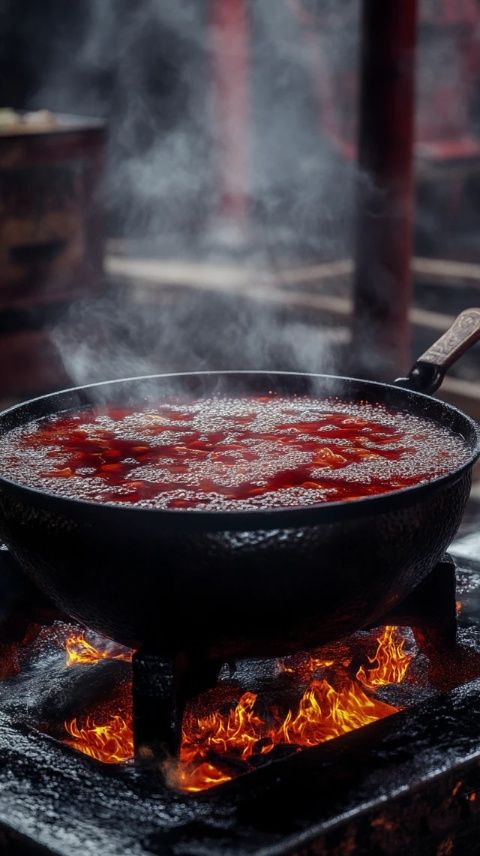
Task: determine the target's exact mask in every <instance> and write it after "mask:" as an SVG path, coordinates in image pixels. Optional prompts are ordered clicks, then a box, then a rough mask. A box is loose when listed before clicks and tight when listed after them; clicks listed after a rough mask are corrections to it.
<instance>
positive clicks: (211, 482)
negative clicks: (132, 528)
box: [0, 396, 469, 511]
mask: <svg viewBox="0 0 480 856" xmlns="http://www.w3.org/2000/svg"><path fill="white" fill-rule="evenodd" d="M468 457H469V451H468V449H467V447H466V444H465V441H464V440H463V439H462V438H461V437H459V436H456V435H454V434H453V433H451V432H450V431H448V430H447V429H445V428H441V427H439V426H437V425H435V424H434V423H432V422H430V421H428V420H424V419H420V418H419V417H416V416H412V415H409V414H407V413H402V412H398V411H392V410H388V409H386V408H385V407H383V406H381V405H378V404H369V403H349V402H344V401H339V400H335V399H315V398H307V397H291V398H287V397H281V396H264V397H262V396H244V397H238V398H231V399H227V398H202V399H195V400H193V401H190V400H181V399H169V400H167V401H163V402H160V403H159V404H158V406H156V407H149V408H148V409H145V410H135V409H133V408H130V409H129V408H123V407H122V408H121V407H113V406H112V407H104V408H102V409H101V410H100V409H97V410H93V409H89V410H80V411H76V412H68V413H65V414H62V415H60V416H52V417H45V418H42V419H39V420H37V421H33V422H30V423H28V424H27V425H25V426H24V427H22V428H17V429H14V430H13V431H11V432H9V433H8V434H6V435H5V436H4V437H3V438H2V439H1V440H0V474H2V475H5V476H6V477H7V478H10V479H13V480H14V481H17V482H19V483H21V484H28V485H31V486H32V487H36V488H40V489H43V490H46V491H48V492H50V493H55V494H61V495H62V496H72V497H76V498H79V499H85V500H92V501H96V502H109V503H112V502H113V503H128V504H132V505H139V506H141V507H147V508H181V509H183V508H199V509H208V510H219V511H220V510H240V509H255V508H257V509H260V508H261V509H266V508H279V507H292V506H304V505H315V504H318V503H324V502H333V501H338V500H351V499H356V498H358V497H362V496H369V495H372V494H380V493H386V492H388V491H392V490H397V489H399V488H403V487H407V486H409V485H413V484H417V483H419V482H422V481H429V480H431V479H432V478H435V477H436V476H439V475H442V474H444V473H447V472H449V471H450V470H452V469H454V468H455V467H456V466H458V465H460V464H461V463H463V461H466V460H467V459H468Z"/></svg>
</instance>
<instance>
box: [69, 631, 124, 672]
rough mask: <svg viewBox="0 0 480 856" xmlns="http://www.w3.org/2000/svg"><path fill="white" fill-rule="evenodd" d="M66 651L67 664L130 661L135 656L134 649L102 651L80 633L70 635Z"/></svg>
mask: <svg viewBox="0 0 480 856" xmlns="http://www.w3.org/2000/svg"><path fill="white" fill-rule="evenodd" d="M65 653H66V657H67V659H66V665H67V666H74V665H78V664H81V663H83V664H87V665H92V664H93V663H98V662H99V661H100V660H126V662H127V663H130V662H131V660H132V656H133V652H132V651H130V650H128V649H127V650H120V649H119V648H117V647H116V648H114V649H113V648H111V649H105V650H103V651H101V650H100V649H99V648H95V647H94V646H93V645H92V644H91V643H90V642H88V641H87V640H86V639H85V637H84V636H82V635H80V634H78V635H76V636H69V638H68V639H67V640H66V642H65Z"/></svg>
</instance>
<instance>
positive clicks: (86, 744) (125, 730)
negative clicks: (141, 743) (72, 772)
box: [65, 715, 133, 764]
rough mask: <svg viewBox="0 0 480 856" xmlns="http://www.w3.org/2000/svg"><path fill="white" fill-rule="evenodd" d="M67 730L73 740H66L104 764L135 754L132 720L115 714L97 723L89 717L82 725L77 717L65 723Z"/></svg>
mask: <svg viewBox="0 0 480 856" xmlns="http://www.w3.org/2000/svg"><path fill="white" fill-rule="evenodd" d="M65 730H66V732H67V734H69V735H70V737H72V738H73V740H66V741H65V742H66V743H67V744H68V745H69V746H72V747H73V748H74V749H78V750H79V752H83V753H84V754H85V755H89V756H90V758H95V759H96V760H97V761H103V763H104V764H118V763H120V762H121V761H128V760H129V759H130V758H131V757H132V756H133V729H132V723H131V720H125V719H124V718H123V717H122V716H118V715H113V716H111V717H110V718H109V720H108V722H106V723H104V724H103V725H97V724H96V723H95V720H94V719H92V718H91V717H87V719H86V720H85V724H84V725H83V726H82V727H80V726H79V725H78V723H77V720H76V719H73V720H72V721H71V722H66V723H65Z"/></svg>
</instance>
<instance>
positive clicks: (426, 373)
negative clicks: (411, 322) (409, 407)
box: [395, 309, 480, 393]
mask: <svg viewBox="0 0 480 856" xmlns="http://www.w3.org/2000/svg"><path fill="white" fill-rule="evenodd" d="M479 339H480V309H465V311H464V312H461V313H460V315H459V316H458V318H455V321H454V322H453V324H452V326H451V327H449V329H448V330H447V332H446V333H444V334H443V336H441V337H440V339H438V340H437V341H436V342H435V343H434V344H433V345H432V346H431V347H430V348H429V349H428V350H427V351H425V353H424V354H422V356H421V357H419V358H418V360H417V362H416V363H415V365H414V366H413V368H412V370H411V371H410V373H409V374H408V376H407V377H401V378H398V380H396V381H395V383H396V384H398V385H399V386H404V387H407V389H414V390H417V391H418V392H426V393H432V392H435V390H436V389H438V387H439V386H440V384H441V383H442V381H443V378H444V377H445V372H447V371H448V369H449V368H450V366H451V365H453V363H455V362H456V361H457V360H458V359H459V357H461V356H462V354H464V353H465V351H466V350H467V349H468V348H470V347H471V346H472V345H474V344H475V342H478V340H479Z"/></svg>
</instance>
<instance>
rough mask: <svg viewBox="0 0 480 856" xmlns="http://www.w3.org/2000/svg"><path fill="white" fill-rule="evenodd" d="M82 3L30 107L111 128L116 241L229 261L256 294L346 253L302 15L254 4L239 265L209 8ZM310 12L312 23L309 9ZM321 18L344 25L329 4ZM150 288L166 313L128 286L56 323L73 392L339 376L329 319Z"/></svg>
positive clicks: (289, 5) (341, 174) (340, 190)
mask: <svg viewBox="0 0 480 856" xmlns="http://www.w3.org/2000/svg"><path fill="white" fill-rule="evenodd" d="M83 5H84V6H86V8H87V10H88V14H87V16H86V18H85V20H84V21H83V22H82V27H83V29H82V31H81V37H80V39H79V41H80V44H79V45H77V46H76V48H75V50H74V51H73V56H72V57H71V58H70V61H69V62H67V63H65V55H64V54H65V51H63V52H62V50H61V48H60V46H58V49H57V50H56V51H53V53H52V57H53V58H52V62H51V63H50V65H49V67H48V68H47V71H46V73H45V77H44V80H43V82H42V84H41V86H39V89H38V91H37V92H36V94H35V98H34V102H35V103H34V104H33V105H32V106H40V105H41V106H47V107H49V108H51V109H55V110H58V111H64V112H67V113H68V112H76V113H85V114H92V113H93V114H95V115H99V116H104V117H105V118H106V119H107V120H108V122H109V128H110V134H109V144H108V153H107V154H108V159H107V164H108V166H107V172H106V182H105V185H106V186H105V203H106V208H107V212H108V224H109V230H110V232H111V233H112V234H114V235H117V236H118V235H123V236H128V237H130V238H132V237H133V238H135V239H137V244H138V246H137V250H136V251H137V252H139V253H140V254H141V255H143V256H144V257H147V258H148V257H150V258H153V257H160V258H162V257H163V258H165V256H167V257H168V258H175V259H187V260H188V259H189V258H190V259H192V258H193V259H201V260H202V262H209V263H211V262H214V263H218V261H219V259H222V260H224V259H225V257H226V258H227V259H228V260H229V262H230V263H231V264H235V265H237V266H238V267H239V268H240V269H243V270H245V271H246V273H247V276H248V275H249V277H250V281H251V283H252V286H253V285H254V284H255V279H256V277H257V276H260V275H263V274H265V273H268V274H272V275H274V276H276V277H277V278H279V280H280V285H278V286H274V288H281V287H282V284H283V280H285V281H287V280H288V276H286V275H285V274H284V271H285V270H286V269H288V268H292V267H298V266H299V264H304V263H308V262H309V261H310V260H312V259H315V260H316V261H318V260H319V259H325V260H328V259H332V258H337V259H338V258H345V257H346V256H348V255H350V242H351V238H350V231H351V230H350V220H351V200H352V193H351V190H352V182H353V179H354V175H355V170H354V167H353V166H352V165H348V163H346V162H345V161H344V160H342V159H341V158H339V156H338V153H336V152H335V150H334V146H332V142H331V141H329V140H328V138H327V137H325V136H324V137H323V138H322V135H321V134H320V132H319V122H320V119H319V116H320V113H321V111H322V109H324V106H325V105H324V104H322V92H321V91H319V90H318V87H317V82H316V79H315V75H316V69H315V63H313V65H312V44H311V40H310V43H309V42H308V40H306V39H305V27H304V26H303V25H302V23H301V20H300V19H299V17H298V15H297V14H296V7H297V6H299V5H300V6H302V4H298V3H295V2H290V0H285V2H278V3H273V4H272V3H271V2H270V0H258V2H256V3H255V4H247V7H248V10H249V16H250V25H251V39H250V57H249V59H250V63H249V90H250V127H251V133H250V136H249V139H248V145H249V153H250V170H249V186H248V187H247V188H246V192H247V194H248V202H249V209H250V212H251V220H250V228H249V229H248V230H247V231H246V233H245V234H244V235H243V238H244V241H245V244H244V247H243V250H242V251H241V252H239V251H238V247H236V248H232V247H230V246H227V247H225V245H224V240H223V239H224V234H225V233H224V229H223V226H224V225H225V224H224V223H222V221H221V216H220V214H221V210H220V200H219V192H220V191H219V182H218V175H219V171H220V168H219V157H220V151H221V147H220V146H219V135H221V129H220V127H219V126H218V124H216V121H215V117H216V116H217V112H216V110H215V89H214V87H213V85H212V59H211V45H212V32H211V28H210V27H209V21H208V8H207V7H208V6H211V7H213V5H214V4H198V3H194V2H187V3H178V2H177V0H146V2H142V4H134V6H133V7H132V6H128V5H127V4H124V3H119V2H118V0H104V2H102V3H97V2H95V0H90V2H89V3H87V4H83ZM354 5H355V4H354ZM303 6H304V7H305V8H306V9H307V12H308V9H309V8H310V11H311V10H312V9H314V7H315V4H311V3H309V2H304V3H303ZM325 8H326V12H327V17H328V15H330V16H333V18H332V20H334V24H335V21H336V18H335V4H332V3H328V4H327V5H326V7H325ZM337 17H338V16H337ZM322 26H323V23H322V21H320V20H319V21H318V27H316V26H315V28H314V34H313V38H314V39H315V38H316V37H318V40H319V47H320V50H321V51H325V50H327V51H328V44H329V41H330V43H331V44H333V45H334V51H335V52H336V55H337V60H338V62H339V63H341V61H342V51H343V52H347V51H348V53H349V54H350V56H349V65H351V66H352V70H354V67H355V62H354V60H353V61H352V56H351V51H352V44H351V35H349V38H348V39H346V38H345V35H343V37H342V35H341V32H342V31H341V28H340V27H339V26H336V25H335V26H334V29H333V30H332V31H330V32H329V33H328V34H325V33H323V30H322ZM352 27H353V29H352V31H351V32H353V31H354V29H355V22H354V23H353V25H352ZM332 33H333V35H332ZM58 57H61V58H62V63H61V68H60V67H59V62H58ZM345 59H346V56H345ZM159 80H160V81H162V85H161V86H159V85H158V81H159ZM157 291H158V296H159V300H158V302H157V300H156V299H155V300H151V301H150V303H149V304H147V303H145V304H144V305H143V306H140V305H138V303H137V304H136V305H135V306H132V304H131V302H130V298H131V297H132V296H133V295H134V289H133V288H123V289H122V288H120V289H118V292H116V293H115V294H113V296H109V297H106V298H100V299H98V298H92V299H91V300H89V301H86V302H85V304H84V305H83V306H82V307H80V308H79V307H75V308H74V309H72V310H71V311H69V312H67V313H66V314H65V316H64V317H62V318H61V319H60V321H59V323H58V324H57V326H56V328H55V329H54V331H53V333H52V337H53V341H54V343H55V345H56V346H57V348H58V350H59V352H60V353H61V355H62V358H63V360H64V363H65V366H66V369H67V371H68V373H69V375H70V376H71V379H72V382H73V383H83V382H86V381H89V380H92V381H93V380H96V379H108V378H109V377H119V376H124V375H134V374H138V373H140V374H141V373H151V372H155V371H163V370H176V369H178V370H198V369H204V368H210V369H213V368H257V369H296V370H308V371H320V372H322V371H327V372H329V371H334V370H335V368H336V367H337V362H338V354H337V353H336V352H335V349H334V348H332V341H331V336H330V333H329V331H328V330H326V329H325V325H324V322H323V319H322V317H321V315H318V322H317V319H315V320H316V322H317V323H316V329H313V328H312V326H311V325H310V323H309V322H310V320H311V318H310V317H309V315H311V312H309V310H308V307H304V308H303V309H302V308H299V309H297V310H296V313H295V312H294V313H292V312H291V311H290V310H289V311H288V312H286V311H285V310H282V309H281V300H279V301H278V302H277V303H275V304H274V305H272V304H271V303H269V302H268V301H267V302H260V301H258V300H250V301H245V300H242V297H241V295H238V294H234V296H233V297H231V298H229V297H226V296H222V295H220V294H218V293H216V294H213V293H211V292H209V291H205V290H204V291H202V292H201V294H199V292H194V291H192V289H184V290H183V291H181V292H178V291H177V292H176V294H174V293H173V289H172V290H170V292H167V290H165V289H164V290H163V291H160V289H157ZM167 294H168V296H166V295H167ZM135 299H136V298H135ZM341 336H342V333H341V334H340V337H341ZM337 351H338V349H337Z"/></svg>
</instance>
